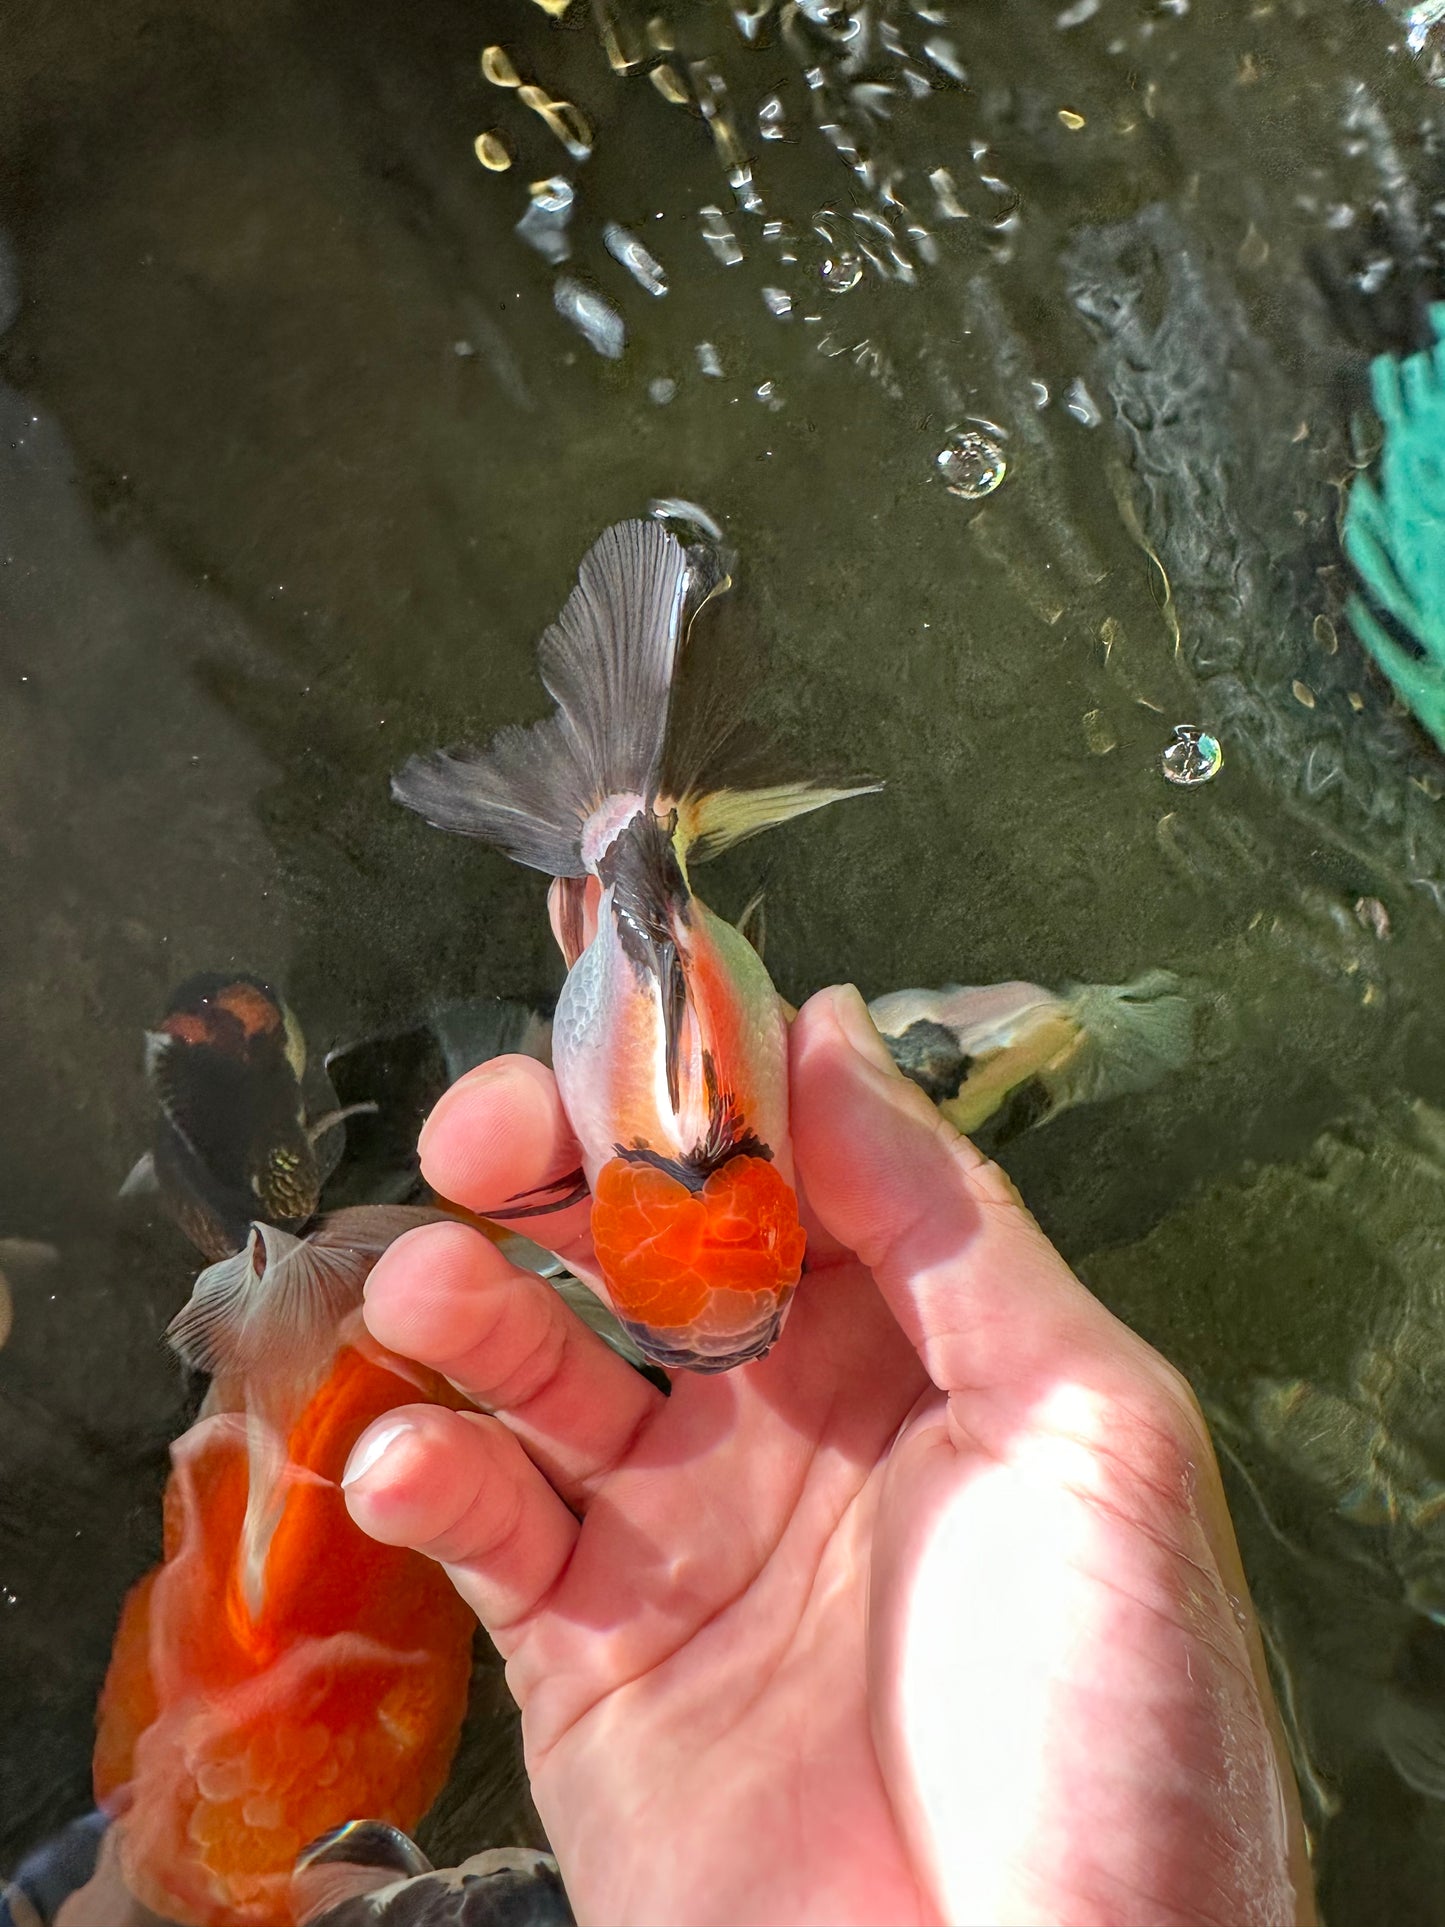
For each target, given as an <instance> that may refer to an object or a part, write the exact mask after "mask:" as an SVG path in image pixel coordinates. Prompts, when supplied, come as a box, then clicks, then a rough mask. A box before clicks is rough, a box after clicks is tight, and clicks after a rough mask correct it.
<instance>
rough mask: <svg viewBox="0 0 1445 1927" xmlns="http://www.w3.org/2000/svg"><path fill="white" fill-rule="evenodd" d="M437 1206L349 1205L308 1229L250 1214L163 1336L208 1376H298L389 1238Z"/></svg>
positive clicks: (318, 1355) (319, 1351) (355, 1301)
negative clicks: (242, 1232)
mask: <svg viewBox="0 0 1445 1927" xmlns="http://www.w3.org/2000/svg"><path fill="white" fill-rule="evenodd" d="M441 1215H442V1214H441V1213H440V1212H437V1211H433V1210H430V1209H428V1208H427V1207H426V1206H422V1205H351V1206H349V1207H347V1208H346V1209H345V1210H342V1211H334V1212H332V1213H330V1214H329V1216H327V1217H325V1218H323V1219H322V1220H321V1222H320V1224H319V1225H318V1226H317V1227H316V1229H315V1230H314V1231H313V1232H311V1233H310V1234H309V1235H308V1236H307V1237H304V1238H301V1237H296V1236H294V1235H293V1234H292V1233H291V1232H289V1231H281V1230H278V1229H277V1228H276V1226H274V1225H267V1224H253V1225H252V1226H251V1231H250V1236H249V1237H248V1238H247V1241H246V1244H245V1246H244V1248H243V1249H242V1250H240V1251H238V1252H235V1253H233V1254H232V1255H231V1256H230V1257H228V1258H222V1259H220V1260H219V1261H218V1262H217V1263H215V1264H213V1265H209V1266H207V1268H206V1269H205V1270H204V1271H203V1272H202V1273H201V1274H200V1276H199V1277H198V1278H197V1280H196V1283H195V1288H194V1290H193V1291H192V1293H191V1296H190V1299H189V1301H188V1303H187V1304H186V1305H185V1306H184V1307H183V1309H182V1310H181V1311H180V1312H178V1313H177V1315H176V1316H175V1318H173V1319H172V1320H171V1323H170V1325H169V1326H168V1328H167V1332H166V1336H167V1338H168V1339H169V1340H170V1343H171V1345H172V1347H173V1349H174V1350H175V1351H176V1352H178V1353H179V1354H180V1356H181V1357H182V1358H183V1359H184V1360H185V1361H186V1363H187V1364H188V1365H190V1366H192V1367H193V1369H194V1370H196V1371H198V1372H205V1373H207V1374H209V1375H210V1376H211V1377H213V1378H228V1379H229V1378H241V1379H250V1378H255V1377H257V1376H258V1375H261V1374H263V1373H264V1374H267V1375H278V1374H285V1375H294V1376H296V1377H304V1376H305V1374H306V1373H308V1372H309V1371H311V1370H313V1369H314V1368H315V1367H316V1366H317V1365H318V1364H322V1365H324V1363H325V1362H326V1360H327V1358H328V1357H329V1356H330V1354H331V1352H332V1350H333V1349H334V1347H335V1343H336V1332H337V1328H338V1326H339V1325H340V1323H341V1320H342V1319H343V1318H345V1316H346V1315H347V1314H348V1313H349V1312H352V1311H354V1310H356V1309H357V1308H358V1306H359V1305H360V1304H361V1300H362V1294H363V1292H364V1290H365V1287H366V1280H367V1277H368V1276H369V1275H370V1272H371V1268H372V1266H373V1265H374V1264H375V1263H376V1260H377V1259H378V1258H379V1257H380V1256H381V1254H382V1252H383V1251H385V1250H386V1248H387V1246H388V1245H390V1244H392V1243H393V1242H394V1241H395V1240H396V1239H397V1238H399V1237H401V1236H402V1234H403V1233H404V1232H406V1231H410V1230H413V1229H414V1228H415V1227H416V1226H417V1225H421V1224H430V1223H433V1222H435V1220H436V1219H437V1218H439V1217H440V1216H441Z"/></svg>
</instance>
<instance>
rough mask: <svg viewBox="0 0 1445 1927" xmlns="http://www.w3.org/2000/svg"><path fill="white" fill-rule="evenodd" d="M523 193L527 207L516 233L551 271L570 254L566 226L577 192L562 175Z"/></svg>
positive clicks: (535, 182)
mask: <svg viewBox="0 0 1445 1927" xmlns="http://www.w3.org/2000/svg"><path fill="white" fill-rule="evenodd" d="M527 192H528V194H529V195H530V196H531V205H530V206H529V207H528V209H527V211H526V213H525V214H524V215H523V216H522V218H521V220H520V221H518V223H517V233H518V234H519V235H520V236H521V238H522V240H524V241H525V242H526V243H527V245H528V247H532V248H535V249H536V250H537V252H538V254H540V255H541V256H542V258H543V260H544V261H550V262H551V264H552V266H553V267H554V268H555V267H557V266H559V265H560V264H561V263H562V262H563V261H565V260H566V259H567V257H568V255H569V254H570V253H571V252H572V243H571V242H570V241H569V240H568V238H567V223H568V222H569V221H570V220H571V219H572V209H573V206H574V205H575V203H576V199H577V190H576V189H575V188H574V187H573V185H572V183H571V182H570V181H569V180H565V179H564V178H563V177H562V175H560V174H554V175H553V176H552V178H551V179H550V180H546V181H533V183H532V185H531V186H530V187H529V188H528V190H527Z"/></svg>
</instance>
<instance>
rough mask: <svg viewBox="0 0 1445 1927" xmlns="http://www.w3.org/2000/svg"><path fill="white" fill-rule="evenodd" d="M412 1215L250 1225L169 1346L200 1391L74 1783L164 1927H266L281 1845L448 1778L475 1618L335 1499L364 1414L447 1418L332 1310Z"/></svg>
mask: <svg viewBox="0 0 1445 1927" xmlns="http://www.w3.org/2000/svg"><path fill="white" fill-rule="evenodd" d="M434 1215H435V1214H434V1213H431V1212H427V1211H417V1210H408V1209H403V1208H400V1207H395V1206H391V1207H375V1206H373V1207H358V1208H356V1209H353V1210H348V1211H339V1212H336V1213H334V1214H333V1215H332V1216H331V1217H329V1218H326V1219H323V1220H322V1222H321V1224H320V1225H319V1226H318V1228H317V1229H316V1230H315V1231H314V1232H313V1233H312V1234H311V1236H310V1237H309V1238H307V1239H297V1238H293V1237H291V1236H289V1235H288V1234H287V1233H285V1232H280V1231H277V1230H276V1229H275V1228H274V1227H271V1226H265V1225H255V1226H253V1227H252V1230H251V1236H250V1239H249V1241H248V1243H247V1246H246V1249H245V1250H244V1251H243V1252H241V1253H238V1254H236V1256H234V1257H232V1258H228V1259H226V1260H223V1261H222V1262H221V1263H219V1264H216V1265H212V1266H211V1267H210V1268H209V1270H208V1271H206V1272H204V1273H203V1274H202V1276H201V1278H200V1279H199V1281H198V1283H197V1287H196V1291H195V1294H194V1296H193V1297H192V1300H191V1302H190V1304H189V1305H188V1306H187V1308H186V1310H185V1311H184V1312H183V1313H182V1314H181V1316H180V1318H179V1319H178V1320H177V1321H176V1324H175V1325H174V1326H173V1327H172V1335H173V1341H174V1342H175V1343H176V1344H177V1348H178V1349H179V1350H180V1351H182V1353H183V1354H184V1355H185V1356H186V1357H188V1358H189V1359H190V1360H191V1362H192V1363H194V1364H197V1365H199V1366H201V1367H202V1368H203V1369H207V1370H211V1371H213V1372H215V1373H216V1375H217V1376H216V1378H215V1381H214V1383H213V1385H212V1388H211V1394H210V1396H209V1398H208V1399H207V1402H206V1405H205V1407H204V1408H203V1411H202V1416H201V1418H200V1419H199V1421H198V1422H197V1424H195V1425H194V1426H193V1427H192V1428H191V1430H190V1431H188V1432H187V1433H186V1434H185V1435H184V1436H183V1437H182V1438H181V1439H179V1440H177V1442H176V1443H175V1445H174V1446H173V1447H172V1448H171V1459H172V1468H173V1469H172V1473H171V1478H170V1482H169V1485H168V1486H167V1489H166V1498H165V1551H164V1558H163V1560H162V1563H161V1564H160V1565H159V1566H158V1567H156V1568H155V1569H154V1570H153V1571H152V1572H150V1573H148V1574H147V1575H146V1576H145V1577H144V1578H143V1579H142V1580H141V1581H140V1582H139V1584H138V1585H136V1586H135V1587H134V1589H133V1590H132V1591H131V1593H130V1595H129V1597H128V1598H127V1600H126V1603H125V1606H124V1609H123V1611H122V1614H121V1620H120V1627H119V1630H118V1632H117V1634H116V1640H115V1646H114V1649H113V1651H112V1655H111V1662H110V1670H109V1672H108V1674H107V1676H106V1682H105V1688H104V1691H103V1693H102V1696H101V1702H100V1710H99V1717H98V1737H97V1742H96V1751H95V1763H94V1769H95V1789H96V1799H97V1801H98V1803H99V1805H100V1806H101V1807H102V1808H103V1809H105V1810H106V1811H107V1812H109V1813H111V1814H112V1815H113V1816H114V1817H115V1819H116V1832H117V1833H118V1835H119V1840H120V1866H121V1870H122V1873H123V1876H124V1880H125V1884H126V1886H127V1888H128V1889H129V1891H130V1893H131V1894H132V1895H134V1896H135V1898H136V1899H137V1900H138V1901H140V1902H141V1903H143V1905H144V1906H146V1907H148V1908H151V1909H153V1910H154V1911H155V1912H156V1913H157V1914H159V1915H161V1916H163V1917H164V1918H166V1919H167V1920H174V1921H178V1922H182V1923H185V1924H186V1927H288V1923H289V1922H290V1921H291V1920H292V1918H293V1911H292V1901H291V1876H292V1870H293V1866H294V1863H295V1860H296V1856H297V1853H298V1852H299V1851H300V1849H301V1848H302V1847H304V1846H305V1845H306V1844H307V1842H309V1841H311V1840H314V1839H315V1838H316V1837H317V1836H318V1835H319V1834H321V1833H323V1832H325V1831H327V1830H328V1829H330V1828H333V1827H336V1826H339V1825H342V1824H344V1823H345V1822H346V1821H348V1820H350V1819H352V1818H353V1817H354V1816H355V1815H357V1814H359V1813H365V1814H375V1815H376V1816H378V1818H380V1819H383V1820H387V1821H390V1822H392V1823H393V1824H394V1825H396V1826H398V1827H402V1828H409V1827H413V1826H414V1825H415V1824H416V1822H417V1821H418V1820H419V1819H420V1817H421V1815H422V1814H423V1813H424V1812H425V1811H426V1809H427V1807H428V1806H429V1805H430V1804H431V1802H432V1800H433V1799H434V1798H435V1796H436V1794H437V1793H438V1791H439V1790H440V1788H441V1785H442V1783H443V1781H444V1779H445V1777H446V1774H447V1770H448V1767H449V1765H450V1763H451V1757H452V1753H453V1751H454V1749H455V1746H456V1742H457V1736H458V1733H459V1731H460V1728H461V1722H462V1717H463V1714H464V1711H465V1708H466V1701H467V1690H468V1682H469V1678H470V1671H471V1646H472V1634H473V1631H474V1627H475V1621H474V1620H473V1618H472V1615H471V1613H470V1611H469V1610H468V1609H467V1607H466V1606H464V1605H463V1604H462V1601H461V1600H460V1598H459V1597H458V1595H457V1594H456V1592H455V1590H454V1589H453V1587H452V1585H451V1582H450V1581H449V1580H448V1578H447V1576H446V1574H445V1573H444V1572H443V1571H442V1570H441V1568H440V1567H439V1566H436V1565H435V1564H433V1563H432V1562H431V1561H430V1560H428V1559H425V1558H423V1557H422V1556H421V1555H420V1554H418V1553H414V1552H411V1551H408V1550H405V1549H402V1548H399V1547H393V1546H383V1545H379V1544H378V1543H377V1542H376V1541H375V1540H372V1539H369V1538H368V1537H367V1536H366V1535H365V1534H364V1533H363V1532H361V1531H360V1530H359V1529H358V1528H357V1527H356V1526H354V1525H353V1524H352V1522H351V1518H350V1515H349V1514H348V1512H347V1510H346V1506H345V1502H344V1500H343V1497H342V1493H341V1489H340V1483H339V1482H340V1479H341V1475H342V1471H343V1469H344V1467H345V1464H346V1460H347V1456H348V1454H349V1453H350V1451H351V1448H352V1446H353V1445H354V1444H355V1442H356V1440H357V1438H358V1437H359V1436H360V1434H361V1433H362V1432H363V1431H364V1430H365V1428H366V1427H367V1426H368V1425H370V1424H371V1423H372V1422H373V1421H374V1420H376V1419H378V1418H380V1417H381V1416H382V1415H383V1414H384V1413H385V1412H388V1411H390V1410H391V1409H393V1408H394V1407H395V1406H398V1405H406V1404H412V1403H414V1402H416V1401H417V1399H418V1398H422V1399H428V1398H430V1399H435V1400H439V1401H442V1402H445V1403H450V1404H456V1403H459V1402H460V1401H459V1400H457V1398H456V1396H455V1395H454V1394H453V1393H451V1391H450V1388H448V1387H447V1386H445V1385H444V1384H443V1382H442V1381H441V1380H439V1379H437V1378H435V1377H434V1376H433V1375H431V1374H428V1373H422V1372H420V1371H419V1370H418V1369H417V1368H416V1367H414V1366H412V1365H410V1364H407V1363H404V1362H403V1361H402V1360H401V1359H398V1358H395V1357H393V1356H391V1355H390V1354H389V1353H386V1352H384V1351H382V1350H381V1348H380V1347H379V1346H377V1345H375V1344H374V1343H373V1342H372V1341H371V1339H370V1338H369V1337H368V1336H367V1335H366V1333H365V1330H364V1328H363V1327H362V1324H361V1319H360V1313H359V1311H358V1310H357V1309H356V1307H357V1306H358V1305H359V1301H360V1296H361V1291H362V1287H363V1285H364V1283H365V1279H366V1276H367V1274H368V1272H369V1271H370V1269H371V1266H372V1265H373V1264H374V1263H375V1260H376V1258H377V1257H378V1256H379V1255H380V1253H381V1251H382V1250H384V1249H385V1247H386V1246H387V1245H388V1244H390V1243H391V1241H392V1240H393V1239H394V1238H395V1237H397V1236H398V1235H400V1233H401V1232H402V1231H404V1230H406V1229H408V1228H409V1227H410V1226H411V1225H414V1224H417V1223H421V1222H425V1221H427V1220H428V1219H430V1218H432V1217H433V1216H434Z"/></svg>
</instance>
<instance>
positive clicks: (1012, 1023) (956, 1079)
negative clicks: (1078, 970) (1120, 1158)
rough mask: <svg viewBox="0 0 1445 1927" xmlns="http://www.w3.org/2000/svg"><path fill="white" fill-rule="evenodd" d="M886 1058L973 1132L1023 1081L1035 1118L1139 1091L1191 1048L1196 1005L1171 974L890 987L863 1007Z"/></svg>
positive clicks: (946, 1113)
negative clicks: (1057, 988) (1052, 983)
mask: <svg viewBox="0 0 1445 1927" xmlns="http://www.w3.org/2000/svg"><path fill="white" fill-rule="evenodd" d="M868 1010H869V1014H870V1015H871V1017H872V1019H873V1021H874V1023H875V1024H876V1025H877V1026H878V1029H879V1032H880V1034H881V1035H882V1038H883V1041H884V1043H886V1044H887V1046H888V1048H889V1050H890V1052H891V1053H892V1056H893V1061H894V1062H895V1063H896V1064H897V1065H898V1068H899V1069H900V1070H901V1071H902V1072H903V1074H904V1076H905V1077H909V1078H911V1079H912V1080H913V1082H914V1083H915V1084H917V1085H919V1086H920V1087H921V1088H922V1089H923V1090H924V1091H925V1092H926V1093H927V1094H928V1096H929V1097H931V1098H932V1099H933V1101H934V1103H935V1104H936V1105H937V1106H938V1108H939V1109H940V1110H941V1111H942V1112H943V1115H944V1116H945V1117H946V1118H947V1119H948V1120H949V1122H950V1123H951V1124H952V1125H953V1126H954V1128H955V1129H956V1130H960V1131H976V1130H977V1129H978V1128H979V1126H980V1125H982V1124H985V1123H987V1121H988V1120H989V1118H991V1117H992V1116H993V1115H994V1113H995V1112H996V1111H997V1110H998V1109H999V1108H1000V1107H1001V1106H1002V1105H1003V1103H1004V1102H1005V1101H1006V1099H1007V1098H1008V1097H1009V1096H1010V1095H1011V1094H1012V1093H1013V1092H1014V1091H1016V1090H1019V1089H1020V1088H1021V1087H1022V1086H1023V1085H1026V1084H1030V1083H1033V1084H1036V1085H1037V1086H1038V1087H1039V1089H1040V1090H1041V1092H1042V1094H1043V1098H1044V1108H1043V1112H1042V1116H1041V1117H1039V1118H1038V1119H1037V1120H1036V1121H1037V1122H1040V1123H1042V1122H1043V1121H1044V1120H1045V1119H1047V1118H1050V1117H1056V1116H1057V1115H1058V1114H1059V1112H1060V1111H1065V1110H1068V1109H1069V1108H1070V1106H1071V1105H1074V1104H1083V1103H1088V1102H1092V1101H1096V1100H1098V1099H1100V1098H1104V1097H1117V1096H1122V1095H1123V1094H1124V1093H1125V1092H1129V1091H1142V1090H1146V1089H1148V1087H1149V1086H1150V1085H1151V1084H1154V1083H1156V1082H1157V1081H1158V1079H1159V1078H1160V1077H1162V1076H1163V1075H1164V1074H1165V1073H1166V1072H1167V1071H1171V1070H1177V1069H1178V1067H1179V1066H1180V1065H1181V1064H1182V1063H1183V1062H1184V1061H1185V1059H1186V1058H1187V1057H1188V1055H1189V1050H1190V1046H1191V1042H1192V1035H1193V1027H1194V1007H1193V1005H1192V1004H1191V1002H1190V1000H1189V998H1188V997H1187V996H1186V995H1185V994H1184V987H1183V985H1182V984H1181V982H1180V980H1179V979H1178V978H1177V977H1175V976H1173V975H1171V973H1170V972H1169V971H1167V970H1152V971H1149V972H1148V973H1147V974H1146V975H1145V976H1143V977H1140V978H1138V979H1137V980H1136V981H1135V982H1134V983H1131V984H1076V985H1074V986H1073V987H1072V988H1071V989H1069V990H1066V991H1064V992H1063V993H1062V994H1056V993H1055V992H1053V991H1051V990H1045V989H1044V988H1043V987H1042V985H1040V984H1025V983H1008V984H946V985H945V986H944V987H943V988H942V989H941V990H895V991H890V992H889V994H888V995H887V996H885V997H876V998H875V999H874V1000H873V1002H872V1003H871V1004H870V1005H869V1006H868Z"/></svg>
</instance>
